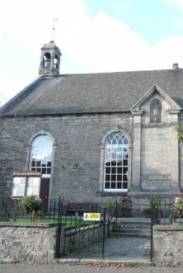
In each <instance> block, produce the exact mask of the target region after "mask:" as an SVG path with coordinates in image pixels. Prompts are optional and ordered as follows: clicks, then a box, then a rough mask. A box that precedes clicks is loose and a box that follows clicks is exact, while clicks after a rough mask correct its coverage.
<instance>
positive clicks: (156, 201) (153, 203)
mask: <svg viewBox="0 0 183 273" xmlns="http://www.w3.org/2000/svg"><path fill="white" fill-rule="evenodd" d="M149 205H150V208H151V209H157V208H159V207H160V206H161V199H160V198H159V197H157V196H151V197H150V200H149Z"/></svg>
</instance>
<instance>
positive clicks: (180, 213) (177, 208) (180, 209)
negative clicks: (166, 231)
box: [173, 199, 183, 218]
mask: <svg viewBox="0 0 183 273" xmlns="http://www.w3.org/2000/svg"><path fill="white" fill-rule="evenodd" d="M173 213H174V215H175V216H176V217H178V218H183V199H179V200H178V201H177V203H175V205H174V209H173Z"/></svg>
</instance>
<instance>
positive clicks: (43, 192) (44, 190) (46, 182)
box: [40, 178, 50, 212]
mask: <svg viewBox="0 0 183 273" xmlns="http://www.w3.org/2000/svg"><path fill="white" fill-rule="evenodd" d="M49 187H50V178H41V186H40V198H41V199H42V202H43V206H42V210H43V211H44V212H47V211H48V200H49Z"/></svg>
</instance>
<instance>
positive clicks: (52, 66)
mask: <svg viewBox="0 0 183 273" xmlns="http://www.w3.org/2000/svg"><path fill="white" fill-rule="evenodd" d="M61 55H62V54H61V51H60V49H59V48H58V47H57V46H56V44H55V42H54V41H50V42H49V43H48V44H44V45H43V47H42V48H41V62H40V67H39V75H41V76H50V77H53V76H57V75H59V72H60V58H61Z"/></svg>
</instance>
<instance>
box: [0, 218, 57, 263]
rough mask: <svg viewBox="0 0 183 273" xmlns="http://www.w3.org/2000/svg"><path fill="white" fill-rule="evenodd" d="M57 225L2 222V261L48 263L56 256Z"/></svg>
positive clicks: (0, 260)
mask: <svg viewBox="0 0 183 273" xmlns="http://www.w3.org/2000/svg"><path fill="white" fill-rule="evenodd" d="M55 236H56V227H50V226H49V225H41V224H39V225H36V226H35V225H33V224H32V225H24V224H20V225H15V224H14V225H13V224H8V225H5V224H1V223H0V263H30V264H34V263H48V262H50V261H51V260H53V258H54V250H55Z"/></svg>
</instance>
